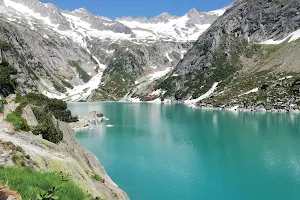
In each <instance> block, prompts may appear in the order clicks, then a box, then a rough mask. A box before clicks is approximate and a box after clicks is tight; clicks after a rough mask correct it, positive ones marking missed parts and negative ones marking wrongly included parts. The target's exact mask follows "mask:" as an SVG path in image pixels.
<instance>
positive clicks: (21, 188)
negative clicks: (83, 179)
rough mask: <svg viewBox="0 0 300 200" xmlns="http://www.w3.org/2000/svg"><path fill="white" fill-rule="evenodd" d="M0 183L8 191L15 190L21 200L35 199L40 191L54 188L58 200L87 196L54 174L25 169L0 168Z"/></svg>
mask: <svg viewBox="0 0 300 200" xmlns="http://www.w3.org/2000/svg"><path fill="white" fill-rule="evenodd" d="M0 183H1V184H6V183H8V185H9V187H10V189H12V190H16V191H18V192H19V193H20V195H21V196H22V199H25V200H27V199H35V198H36V195H37V194H40V193H41V191H42V190H44V191H47V190H49V189H50V188H52V187H56V192H55V195H56V196H58V197H59V199H60V200H76V199H78V200H84V199H86V198H87V195H86V194H85V193H84V192H82V191H81V190H80V189H79V188H78V187H77V186H76V185H75V184H74V183H73V182H71V181H69V180H67V181H64V180H63V178H62V177H61V176H59V175H57V174H55V173H41V172H38V171H34V170H32V169H27V168H8V167H3V166H0Z"/></svg>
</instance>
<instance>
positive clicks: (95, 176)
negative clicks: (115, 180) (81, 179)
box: [92, 174, 105, 183]
mask: <svg viewBox="0 0 300 200" xmlns="http://www.w3.org/2000/svg"><path fill="white" fill-rule="evenodd" d="M92 178H93V179H94V180H96V181H99V182H101V183H104V182H105V179H104V178H102V177H101V176H99V175H98V174H94V175H93V177H92Z"/></svg>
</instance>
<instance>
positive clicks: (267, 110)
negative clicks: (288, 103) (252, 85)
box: [188, 104, 300, 114]
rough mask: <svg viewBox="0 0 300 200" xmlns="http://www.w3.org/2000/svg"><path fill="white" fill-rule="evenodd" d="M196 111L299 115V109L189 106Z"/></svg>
mask: <svg viewBox="0 0 300 200" xmlns="http://www.w3.org/2000/svg"><path fill="white" fill-rule="evenodd" d="M188 106H189V107H191V108H194V109H202V110H223V111H236V112H260V113H293V114H299V113H300V110H299V109H292V108H290V109H275V108H272V109H266V108H265V107H264V106H257V107H250V108H248V107H246V108H244V107H240V106H238V105H236V106H233V107H213V106H212V105H207V104H200V105H199V104H198V105H188Z"/></svg>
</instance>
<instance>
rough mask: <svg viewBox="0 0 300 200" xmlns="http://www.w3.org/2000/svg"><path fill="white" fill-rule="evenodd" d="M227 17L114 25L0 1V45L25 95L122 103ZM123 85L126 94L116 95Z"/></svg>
mask: <svg viewBox="0 0 300 200" xmlns="http://www.w3.org/2000/svg"><path fill="white" fill-rule="evenodd" d="M225 11H226V8H224V9H220V10H216V11H212V12H199V11H197V10H196V9H192V10H190V11H189V12H188V13H187V14H185V15H184V16H172V15H170V14H168V13H162V14H161V15H159V16H156V17H153V18H151V19H147V18H145V17H140V18H136V19H135V18H130V17H123V18H119V19H116V20H112V19H109V18H106V17H103V16H96V15H93V14H91V13H90V12H89V11H87V10H86V9H84V8H80V9H76V10H73V11H66V10H62V9H61V8H59V7H57V6H56V5H54V4H51V3H41V2H40V1H38V0H0V28H1V29H2V32H0V40H2V41H7V42H9V43H11V44H12V46H13V47H12V48H13V49H12V50H10V51H9V52H5V56H6V57H7V58H8V60H9V61H11V62H13V63H14V65H16V67H17V68H18V69H19V71H20V73H21V74H22V77H20V78H19V81H20V82H21V83H22V85H23V87H25V89H27V88H30V90H36V91H42V92H44V93H45V94H47V95H48V96H53V97H57V98H64V99H69V100H79V99H86V98H87V97H88V96H89V95H90V94H91V93H92V90H94V89H99V88H100V89H101V88H102V89H101V90H102V92H103V91H106V90H107V92H108V93H109V95H110V96H111V97H112V98H113V99H119V98H120V95H124V93H126V91H125V90H127V89H128V88H129V86H130V87H131V86H134V85H135V83H136V82H139V81H138V80H140V79H141V78H143V77H145V76H151V74H155V73H156V74H163V73H161V72H165V71H168V70H166V69H169V71H170V70H171V69H173V68H174V67H175V65H176V64H177V63H178V62H179V61H180V60H181V59H182V57H183V55H184V53H186V52H187V51H188V49H189V48H190V47H191V45H192V42H193V41H195V40H196V39H197V38H198V37H199V36H200V35H201V34H202V33H203V32H204V31H205V30H206V29H207V28H208V27H209V26H210V25H211V24H212V23H213V22H214V21H215V20H216V19H217V18H218V17H219V16H220V15H222V14H223V13H224V12H225ZM25 47H26V50H25V49H24V48H25ZM36 66H38V67H36ZM120 74H122V76H123V77H122V76H120ZM115 76H118V80H115V78H116V77H115ZM83 77H86V78H83ZM101 80H102V83H101ZM123 80H124V81H123ZM107 82H110V83H111V82H118V83H116V84H112V85H110V86H108V85H107ZM123 82H124V83H123ZM100 83H101V84H100ZM99 84H100V86H99V88H98V85H99ZM122 85H126V89H124V91H123V89H122V92H119V93H118V95H116V92H115V90H119V88H120V87H122ZM105 88H109V89H105ZM115 88H117V89H115ZM110 90H113V91H110Z"/></svg>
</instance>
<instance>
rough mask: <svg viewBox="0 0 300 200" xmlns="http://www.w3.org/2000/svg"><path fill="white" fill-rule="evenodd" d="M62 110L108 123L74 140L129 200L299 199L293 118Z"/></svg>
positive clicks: (127, 106)
mask: <svg viewBox="0 0 300 200" xmlns="http://www.w3.org/2000/svg"><path fill="white" fill-rule="evenodd" d="M69 108H70V109H71V111H72V113H73V114H79V115H86V114H88V113H89V112H90V111H93V110H99V111H102V112H103V113H104V114H105V116H106V117H108V118H109V119H110V120H109V121H105V122H103V123H102V124H100V125H98V126H97V128H96V129H95V130H88V131H80V132H79V133H78V134H77V138H78V140H79V141H80V143H81V144H82V145H83V146H84V147H85V148H87V149H88V150H90V151H92V152H93V153H94V154H95V155H96V156H97V157H98V158H99V160H100V161H101V163H102V164H103V165H104V167H105V169H106V171H107V173H108V174H109V176H110V177H111V178H112V179H113V181H115V182H116V183H117V184H118V185H119V187H121V188H122V189H123V190H125V192H126V193H127V194H128V195H129V197H130V198H131V199H132V200H268V199H270V200H294V199H295V200H296V199H297V200H298V199H300V116H299V115H290V114H271V113H267V114H262V113H236V112H229V111H209V110H195V109H191V108H188V107H186V106H184V105H180V104H175V105H157V104H148V103H74V104H69ZM106 124H112V125H114V126H113V127H110V128H108V127H105V125H106Z"/></svg>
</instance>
